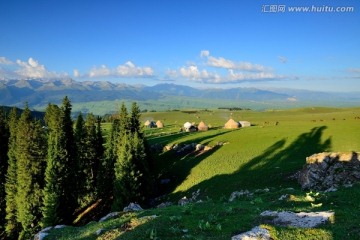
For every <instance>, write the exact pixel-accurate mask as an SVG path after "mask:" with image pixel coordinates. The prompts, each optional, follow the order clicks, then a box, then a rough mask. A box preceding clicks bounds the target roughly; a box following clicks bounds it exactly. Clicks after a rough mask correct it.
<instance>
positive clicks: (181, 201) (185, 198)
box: [178, 197, 190, 206]
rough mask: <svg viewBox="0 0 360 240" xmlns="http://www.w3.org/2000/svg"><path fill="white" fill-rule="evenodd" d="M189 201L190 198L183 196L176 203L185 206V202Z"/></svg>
mask: <svg viewBox="0 0 360 240" xmlns="http://www.w3.org/2000/svg"><path fill="white" fill-rule="evenodd" d="M188 203H190V200H189V199H188V198H187V197H183V198H182V199H180V200H179V201H178V204H179V205H180V206H185V205H186V204H188Z"/></svg>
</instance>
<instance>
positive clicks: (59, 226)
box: [54, 225, 66, 229]
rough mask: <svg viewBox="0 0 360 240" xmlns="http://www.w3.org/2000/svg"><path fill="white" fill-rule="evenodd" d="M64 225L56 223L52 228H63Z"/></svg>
mask: <svg viewBox="0 0 360 240" xmlns="http://www.w3.org/2000/svg"><path fill="white" fill-rule="evenodd" d="M64 227H66V225H56V226H55V227H54V228H56V229H58V228H64Z"/></svg>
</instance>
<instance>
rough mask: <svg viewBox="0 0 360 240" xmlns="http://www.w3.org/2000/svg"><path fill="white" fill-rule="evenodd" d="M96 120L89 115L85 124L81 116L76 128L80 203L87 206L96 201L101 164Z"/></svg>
mask: <svg viewBox="0 0 360 240" xmlns="http://www.w3.org/2000/svg"><path fill="white" fill-rule="evenodd" d="M96 121H97V120H96V118H95V116H94V115H93V114H91V113H90V114H88V115H87V117H86V121H85V123H84V121H83V119H82V115H81V114H80V115H79V117H78V119H77V121H76V127H75V141H76V145H77V152H78V157H77V158H78V164H79V169H80V172H79V184H78V185H79V187H80V195H79V203H80V204H81V206H85V205H87V204H89V203H91V202H92V201H94V200H95V196H96V179H97V174H98V169H99V164H100V157H102V156H100V153H98V152H97V150H98V134H97V132H96V128H97V126H96Z"/></svg>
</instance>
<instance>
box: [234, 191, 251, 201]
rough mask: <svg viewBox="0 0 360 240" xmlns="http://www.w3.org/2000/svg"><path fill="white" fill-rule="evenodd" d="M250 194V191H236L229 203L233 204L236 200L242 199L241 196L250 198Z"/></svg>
mask: <svg viewBox="0 0 360 240" xmlns="http://www.w3.org/2000/svg"><path fill="white" fill-rule="evenodd" d="M249 194H250V192H249V191H248V190H241V191H235V192H233V193H231V195H230V198H229V202H232V201H234V200H235V199H236V198H238V197H241V196H248V195H249Z"/></svg>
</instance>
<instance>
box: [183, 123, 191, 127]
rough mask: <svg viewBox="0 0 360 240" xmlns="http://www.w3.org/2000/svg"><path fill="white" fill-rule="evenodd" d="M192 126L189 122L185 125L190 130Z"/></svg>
mask: <svg viewBox="0 0 360 240" xmlns="http://www.w3.org/2000/svg"><path fill="white" fill-rule="evenodd" d="M191 126H192V124H191V123H189V122H186V123H184V128H190V127H191Z"/></svg>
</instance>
